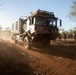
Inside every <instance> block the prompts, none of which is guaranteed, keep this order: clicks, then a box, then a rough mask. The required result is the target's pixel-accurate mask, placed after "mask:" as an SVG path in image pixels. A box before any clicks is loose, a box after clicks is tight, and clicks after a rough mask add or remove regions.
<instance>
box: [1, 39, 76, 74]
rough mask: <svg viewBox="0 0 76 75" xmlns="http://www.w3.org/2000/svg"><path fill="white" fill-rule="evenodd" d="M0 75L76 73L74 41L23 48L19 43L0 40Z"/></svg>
mask: <svg viewBox="0 0 76 75" xmlns="http://www.w3.org/2000/svg"><path fill="white" fill-rule="evenodd" d="M0 75H76V43H75V42H72V41H67V42H66V43H64V42H63V43H61V44H58V45H56V44H55V45H54V44H52V45H51V46H50V47H49V48H42V47H41V46H39V47H38V46H37V47H33V48H32V49H31V50H25V49H24V47H23V45H22V44H20V43H18V44H14V43H11V42H9V41H5V40H4V41H3V40H0Z"/></svg>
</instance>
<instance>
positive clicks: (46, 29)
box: [12, 9, 62, 49]
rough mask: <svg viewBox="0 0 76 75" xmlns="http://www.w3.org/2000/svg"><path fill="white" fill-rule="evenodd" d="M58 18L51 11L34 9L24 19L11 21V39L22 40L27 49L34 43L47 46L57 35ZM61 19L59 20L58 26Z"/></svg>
mask: <svg viewBox="0 0 76 75" xmlns="http://www.w3.org/2000/svg"><path fill="white" fill-rule="evenodd" d="M57 21H58V18H57V17H55V15H54V13H53V12H48V11H45V10H40V9H38V10H36V11H35V12H31V14H30V15H29V16H27V17H26V18H25V19H22V18H19V19H18V20H16V21H15V22H14V23H12V39H13V40H14V42H15V43H16V42H17V41H22V42H24V47H25V48H26V49H29V48H31V47H32V45H33V44H34V43H41V44H42V45H43V46H49V45H50V40H55V39H56V38H57V37H58V34H59V32H58V26H57ZM61 24H62V21H61V20H60V26H61Z"/></svg>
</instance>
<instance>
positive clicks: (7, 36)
mask: <svg viewBox="0 0 76 75" xmlns="http://www.w3.org/2000/svg"><path fill="white" fill-rule="evenodd" d="M4 40H6V41H11V31H0V41H4Z"/></svg>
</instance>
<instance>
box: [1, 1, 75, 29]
mask: <svg viewBox="0 0 76 75" xmlns="http://www.w3.org/2000/svg"><path fill="white" fill-rule="evenodd" d="M74 1H76V0H0V2H1V3H2V4H3V6H1V7H0V25H1V26H2V27H11V26H12V22H15V21H16V20H17V19H18V18H20V17H21V16H29V14H30V12H33V11H35V10H37V9H41V10H46V11H50V12H54V14H55V16H56V17H58V18H59V19H62V28H64V29H65V30H69V29H73V28H74V27H76V22H75V21H71V20H70V19H69V17H68V16H67V15H68V14H69V12H70V11H71V8H70V7H71V6H72V4H73V2H74Z"/></svg>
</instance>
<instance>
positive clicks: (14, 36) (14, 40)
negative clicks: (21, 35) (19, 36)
mask: <svg viewBox="0 0 76 75" xmlns="http://www.w3.org/2000/svg"><path fill="white" fill-rule="evenodd" d="M12 40H13V43H17V40H16V35H13V36H12Z"/></svg>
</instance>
